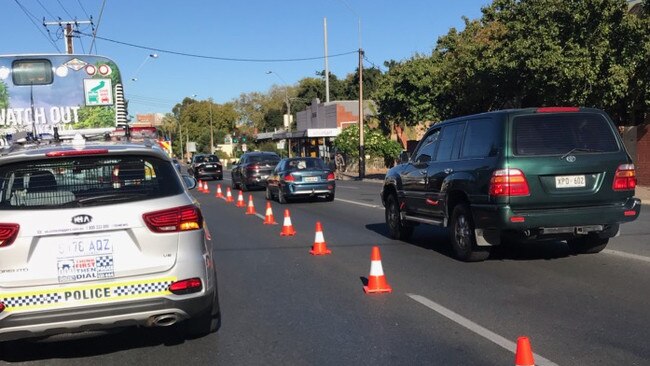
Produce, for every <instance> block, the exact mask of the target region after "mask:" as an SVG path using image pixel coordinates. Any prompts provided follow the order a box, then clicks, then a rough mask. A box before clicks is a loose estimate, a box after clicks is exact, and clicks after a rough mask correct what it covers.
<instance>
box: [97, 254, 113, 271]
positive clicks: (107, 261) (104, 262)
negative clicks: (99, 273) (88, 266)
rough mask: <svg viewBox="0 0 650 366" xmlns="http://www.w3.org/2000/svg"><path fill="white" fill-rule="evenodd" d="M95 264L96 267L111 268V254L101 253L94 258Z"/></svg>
mask: <svg viewBox="0 0 650 366" xmlns="http://www.w3.org/2000/svg"><path fill="white" fill-rule="evenodd" d="M95 266H96V267H97V268H113V256H112V255H102V256H99V257H97V258H96V259H95Z"/></svg>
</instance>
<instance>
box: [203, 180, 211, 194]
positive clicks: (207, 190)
mask: <svg viewBox="0 0 650 366" xmlns="http://www.w3.org/2000/svg"><path fill="white" fill-rule="evenodd" d="M203 193H206V194H207V193H210V187H209V186H208V182H203Z"/></svg>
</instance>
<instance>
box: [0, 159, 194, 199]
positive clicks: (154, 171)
mask: <svg viewBox="0 0 650 366" xmlns="http://www.w3.org/2000/svg"><path fill="white" fill-rule="evenodd" d="M183 191H184V188H183V186H182V183H181V181H180V180H179V179H178V176H177V174H176V172H175V171H174V167H173V166H172V164H171V163H169V162H167V161H164V160H162V159H158V158H154V157H150V156H134V155H128V156H102V157H89V156H86V157H66V158H56V159H45V160H31V161H23V162H17V163H11V164H6V165H2V166H0V210H15V209H54V208H63V207H87V206H101V205H110V204H114V203H121V202H133V201H141V200H147V199H153V198H161V197H168V196H173V195H177V194H180V193H182V192H183Z"/></svg>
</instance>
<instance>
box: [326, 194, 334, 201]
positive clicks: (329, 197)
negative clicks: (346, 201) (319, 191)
mask: <svg viewBox="0 0 650 366" xmlns="http://www.w3.org/2000/svg"><path fill="white" fill-rule="evenodd" d="M325 200H326V201H327V202H332V201H334V193H330V194H328V195H327V196H325Z"/></svg>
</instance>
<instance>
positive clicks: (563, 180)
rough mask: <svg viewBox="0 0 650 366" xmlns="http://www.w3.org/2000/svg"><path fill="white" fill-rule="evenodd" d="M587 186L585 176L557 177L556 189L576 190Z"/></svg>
mask: <svg viewBox="0 0 650 366" xmlns="http://www.w3.org/2000/svg"><path fill="white" fill-rule="evenodd" d="M584 186H586V181H585V176H584V175H565V176H560V177H555V188H575V187H584Z"/></svg>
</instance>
